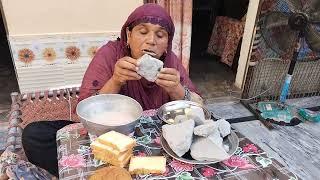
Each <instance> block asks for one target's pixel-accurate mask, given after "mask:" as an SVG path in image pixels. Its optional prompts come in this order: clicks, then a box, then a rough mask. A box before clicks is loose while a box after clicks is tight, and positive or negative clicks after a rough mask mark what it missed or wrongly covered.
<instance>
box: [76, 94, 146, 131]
mask: <svg viewBox="0 0 320 180" xmlns="http://www.w3.org/2000/svg"><path fill="white" fill-rule="evenodd" d="M142 111H143V110H142V107H141V105H140V104H139V103H138V102H137V101H136V100H134V99H132V98H130V97H128V96H124V95H120V94H100V95H96V96H92V97H89V98H87V99H84V100H82V101H81V102H79V103H78V105H77V108H76V112H77V114H78V116H79V117H80V120H81V122H82V124H83V125H84V127H85V128H86V129H87V130H88V132H89V133H90V134H92V135H97V136H99V135H101V134H104V133H106V132H108V131H111V130H114V131H117V132H120V133H123V134H130V133H132V132H133V131H134V128H135V125H136V124H137V122H138V121H139V118H140V116H141V115H142ZM104 112H120V113H124V114H125V113H129V114H130V115H131V116H133V118H134V120H133V121H132V122H130V123H128V124H124V125H118V126H107V125H104V124H98V123H94V122H92V121H93V118H94V117H96V116H97V115H98V114H101V113H104ZM106 121H108V117H106Z"/></svg>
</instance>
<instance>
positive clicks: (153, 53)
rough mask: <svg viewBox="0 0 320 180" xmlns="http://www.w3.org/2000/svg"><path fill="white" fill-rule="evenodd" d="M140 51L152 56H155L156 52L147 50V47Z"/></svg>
mask: <svg viewBox="0 0 320 180" xmlns="http://www.w3.org/2000/svg"><path fill="white" fill-rule="evenodd" d="M142 52H143V53H144V54H149V55H150V56H152V57H156V56H157V53H155V52H153V51H151V50H149V49H144V50H142Z"/></svg>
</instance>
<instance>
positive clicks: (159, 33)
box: [139, 29, 165, 38]
mask: <svg viewBox="0 0 320 180" xmlns="http://www.w3.org/2000/svg"><path fill="white" fill-rule="evenodd" d="M139 33H140V34H142V35H146V34H148V33H150V31H148V30H146V29H140V30H139ZM156 36H157V37H158V38H163V37H164V36H165V33H164V32H162V31H159V32H156Z"/></svg>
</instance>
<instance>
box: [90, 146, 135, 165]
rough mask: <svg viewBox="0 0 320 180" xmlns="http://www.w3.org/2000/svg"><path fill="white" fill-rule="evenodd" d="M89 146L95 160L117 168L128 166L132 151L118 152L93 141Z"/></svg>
mask: <svg viewBox="0 0 320 180" xmlns="http://www.w3.org/2000/svg"><path fill="white" fill-rule="evenodd" d="M90 146H91V148H92V152H93V154H94V157H95V159H99V160H101V161H103V162H106V163H109V164H112V165H114V166H119V167H124V166H126V165H127V164H128V162H129V160H130V157H131V156H132V151H133V149H132V148H131V149H128V150H127V151H124V152H119V151H118V150H115V149H112V148H111V147H109V146H106V145H104V144H101V143H100V142H98V141H94V142H93V143H91V145H90Z"/></svg>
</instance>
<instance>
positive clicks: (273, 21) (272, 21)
mask: <svg viewBox="0 0 320 180" xmlns="http://www.w3.org/2000/svg"><path fill="white" fill-rule="evenodd" d="M288 20H289V14H287V13H282V12H278V11H273V12H270V13H268V14H267V15H266V16H265V20H264V22H263V24H264V25H265V27H266V28H269V29H270V28H274V27H279V26H287V25H288Z"/></svg>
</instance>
